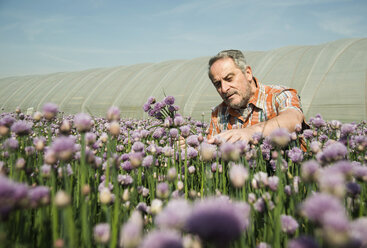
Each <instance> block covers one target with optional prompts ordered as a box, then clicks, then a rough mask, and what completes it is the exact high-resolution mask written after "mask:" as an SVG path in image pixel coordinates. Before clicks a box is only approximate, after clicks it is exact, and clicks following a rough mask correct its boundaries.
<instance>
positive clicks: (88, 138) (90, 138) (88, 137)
mask: <svg viewBox="0 0 367 248" xmlns="http://www.w3.org/2000/svg"><path fill="white" fill-rule="evenodd" d="M96 139H97V135H96V134H95V133H92V132H88V133H86V134H85V142H86V143H87V144H88V145H92V144H94V143H95V142H96Z"/></svg>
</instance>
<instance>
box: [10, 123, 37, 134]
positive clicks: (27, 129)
mask: <svg viewBox="0 0 367 248" xmlns="http://www.w3.org/2000/svg"><path fill="white" fill-rule="evenodd" d="M32 126H33V123H32V122H28V121H16V122H14V123H13V125H11V131H12V132H14V133H15V134H17V135H19V136H22V135H28V134H30V133H31V132H32Z"/></svg>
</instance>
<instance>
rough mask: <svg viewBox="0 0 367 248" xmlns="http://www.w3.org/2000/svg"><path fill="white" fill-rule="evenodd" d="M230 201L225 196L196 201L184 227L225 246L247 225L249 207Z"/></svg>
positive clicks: (207, 240)
mask: <svg viewBox="0 0 367 248" xmlns="http://www.w3.org/2000/svg"><path fill="white" fill-rule="evenodd" d="M242 204H243V205H242V206H239V205H238V204H234V203H231V202H230V201H229V200H228V199H227V198H209V199H206V200H204V201H199V202H196V204H195V206H194V208H193V210H192V213H191V215H190V216H189V217H188V219H187V221H186V225H185V229H186V230H187V231H188V232H189V233H193V234H196V235H198V236H199V237H200V238H201V239H202V240H204V241H206V242H212V243H215V244H216V245H219V246H220V247H226V245H228V243H229V242H231V241H232V240H235V239H237V238H238V237H239V236H240V235H241V233H242V231H244V230H245V229H246V228H247V226H248V225H249V220H248V218H249V215H250V207H249V206H248V205H247V204H246V203H242Z"/></svg>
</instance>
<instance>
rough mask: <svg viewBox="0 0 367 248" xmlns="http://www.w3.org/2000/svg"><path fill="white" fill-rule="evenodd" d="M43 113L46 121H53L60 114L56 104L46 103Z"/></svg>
mask: <svg viewBox="0 0 367 248" xmlns="http://www.w3.org/2000/svg"><path fill="white" fill-rule="evenodd" d="M42 112H43V116H44V117H45V119H46V120H52V119H53V118H55V116H56V115H57V113H58V112H59V107H58V106H57V104H55V103H51V102H49V103H45V105H43V107H42Z"/></svg>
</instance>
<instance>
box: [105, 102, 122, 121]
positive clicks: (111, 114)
mask: <svg viewBox="0 0 367 248" xmlns="http://www.w3.org/2000/svg"><path fill="white" fill-rule="evenodd" d="M107 120H108V121H119V120H120V109H119V108H118V107H116V106H112V107H110V108H109V109H108V111H107Z"/></svg>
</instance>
